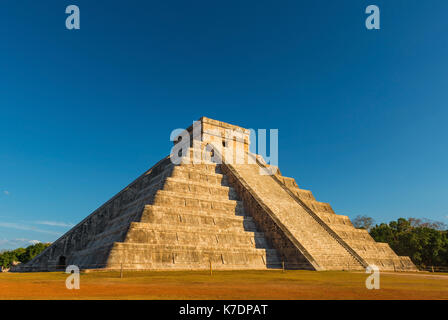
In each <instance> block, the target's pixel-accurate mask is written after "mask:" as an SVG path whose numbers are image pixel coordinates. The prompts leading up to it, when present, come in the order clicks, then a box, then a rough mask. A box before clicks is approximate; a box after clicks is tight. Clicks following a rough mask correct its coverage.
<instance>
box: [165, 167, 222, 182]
mask: <svg viewBox="0 0 448 320" xmlns="http://www.w3.org/2000/svg"><path fill="white" fill-rule="evenodd" d="M171 177H172V178H178V179H182V180H192V181H196V182H201V183H207V184H212V185H222V186H227V187H228V186H229V184H228V181H227V177H225V176H224V175H222V174H220V173H211V172H205V171H199V170H191V169H189V168H188V167H186V166H184V165H179V166H175V167H174V169H173V171H172V173H171Z"/></svg>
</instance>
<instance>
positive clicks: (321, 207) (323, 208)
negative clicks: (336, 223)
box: [302, 199, 334, 214]
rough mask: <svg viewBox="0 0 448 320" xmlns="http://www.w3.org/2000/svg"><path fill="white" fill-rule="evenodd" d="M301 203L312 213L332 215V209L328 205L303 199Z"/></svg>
mask: <svg viewBox="0 0 448 320" xmlns="http://www.w3.org/2000/svg"><path fill="white" fill-rule="evenodd" d="M302 201H303V202H304V203H305V204H306V205H307V206H308V207H309V208H310V209H311V210H313V211H314V212H329V213H333V214H334V211H333V208H332V207H331V205H330V204H329V203H326V202H320V201H316V200H305V199H302Z"/></svg>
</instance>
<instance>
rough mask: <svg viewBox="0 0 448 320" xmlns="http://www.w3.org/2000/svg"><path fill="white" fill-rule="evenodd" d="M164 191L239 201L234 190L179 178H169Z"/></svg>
mask: <svg viewBox="0 0 448 320" xmlns="http://www.w3.org/2000/svg"><path fill="white" fill-rule="evenodd" d="M163 190H166V191H172V192H180V193H189V194H191V195H194V196H204V197H208V198H210V197H214V198H216V199H225V200H237V195H236V193H235V190H234V189H233V188H230V187H227V186H221V185H216V184H209V183H204V182H196V181H194V180H193V181H191V180H183V179H179V178H167V179H166V181H165V184H164V186H163Z"/></svg>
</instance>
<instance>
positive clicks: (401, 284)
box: [0, 270, 448, 300]
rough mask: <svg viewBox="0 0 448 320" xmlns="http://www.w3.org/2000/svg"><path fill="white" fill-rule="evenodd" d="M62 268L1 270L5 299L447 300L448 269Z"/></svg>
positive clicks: (0, 284)
mask: <svg viewBox="0 0 448 320" xmlns="http://www.w3.org/2000/svg"><path fill="white" fill-rule="evenodd" d="M67 276H68V275H67V274H65V273H62V272H51V273H0V299H45V300H46V299H448V275H447V274H430V273H419V274H403V273H382V274H381V278H380V286H381V288H380V289H379V290H368V289H366V287H365V280H366V278H367V276H368V274H364V273H354V272H343V271H338V272H332V271H326V272H313V271H286V272H285V273H282V272H281V271H278V270H275V271H215V272H214V273H213V275H212V276H210V275H209V274H208V272H206V271H170V272H161V271H159V272H125V273H124V278H123V279H120V274H119V273H118V272H92V273H82V274H81V283H80V284H81V288H80V290H68V289H66V287H65V279H66V277H67Z"/></svg>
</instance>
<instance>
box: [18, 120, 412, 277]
mask: <svg viewBox="0 0 448 320" xmlns="http://www.w3.org/2000/svg"><path fill="white" fill-rule="evenodd" d="M229 132H234V134H233V135H232V136H229V134H228V133H229ZM235 132H236V134H235ZM175 140H176V142H175V146H174V147H173V150H175V148H176V147H179V150H178V151H177V150H176V152H175V153H173V152H171V155H170V156H168V157H166V158H164V159H162V160H161V161H160V162H158V163H157V164H156V165H154V166H153V167H152V168H151V169H150V170H148V171H146V172H145V173H144V174H143V175H141V176H140V177H139V178H137V180H135V181H134V182H132V183H131V184H130V185H129V186H128V187H126V188H125V189H124V190H122V191H121V192H119V193H118V194H117V195H115V196H114V197H113V198H112V199H110V200H109V201H107V202H106V203H105V204H104V205H102V206H101V207H100V208H98V209H97V210H96V211H94V212H93V213H92V214H91V215H89V216H88V217H87V218H85V219H84V220H83V221H81V222H80V223H78V224H77V225H76V226H75V227H74V228H72V229H71V230H70V231H68V232H67V233H66V234H65V235H63V236H62V237H61V238H59V239H58V240H57V241H55V242H54V243H53V244H52V245H51V246H50V247H49V248H47V249H46V250H45V251H44V252H42V253H41V254H40V255H39V256H37V257H36V258H34V259H33V260H32V261H30V262H29V263H27V264H25V265H22V266H20V268H18V269H17V271H53V270H58V269H62V268H65V266H68V265H76V266H78V267H79V268H81V269H106V270H107V269H120V268H123V269H128V270H130V269H132V270H188V269H189V270H197V269H205V268H209V267H210V265H212V267H213V269H270V268H281V267H282V266H284V267H285V268H290V269H308V270H364V269H365V268H366V267H367V266H368V265H372V264H373V265H376V266H378V267H379V269H380V270H390V271H409V270H412V271H416V270H417V268H416V267H415V266H414V264H413V263H412V262H411V260H410V259H409V258H408V257H400V256H397V255H396V254H395V253H394V252H393V251H392V249H391V248H390V247H389V245H388V244H386V243H378V242H375V241H374V240H373V238H372V237H370V235H369V233H368V232H367V231H366V230H362V229H356V228H354V227H353V225H352V224H351V222H350V220H349V218H348V217H347V216H343V215H337V214H335V213H334V211H333V210H332V208H331V206H330V205H329V204H328V203H324V202H319V201H317V200H316V199H315V198H314V196H313V194H312V193H311V191H309V190H305V189H301V188H299V187H298V185H297V183H296V181H295V180H294V179H293V178H289V177H284V176H282V175H281V173H280V171H279V170H277V171H276V170H275V168H273V167H270V166H269V165H267V164H266V163H265V161H264V159H263V158H262V157H261V156H259V155H256V154H253V153H251V152H250V151H249V144H250V131H249V130H247V129H244V128H241V127H238V126H234V125H230V124H227V123H224V122H220V121H216V120H212V119H209V118H205V117H203V118H201V119H200V120H198V121H196V122H195V125H193V126H191V127H190V128H188V129H187V130H186V131H185V132H184V133H183V134H181V135H179V137H178V138H177V139H175ZM229 154H230V156H229ZM174 158H176V159H177V161H173V160H175V159H174ZM217 158H221V160H222V161H216V159H217ZM179 159H180V161H179ZM269 172H271V173H274V172H275V174H267V173H269Z"/></svg>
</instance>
